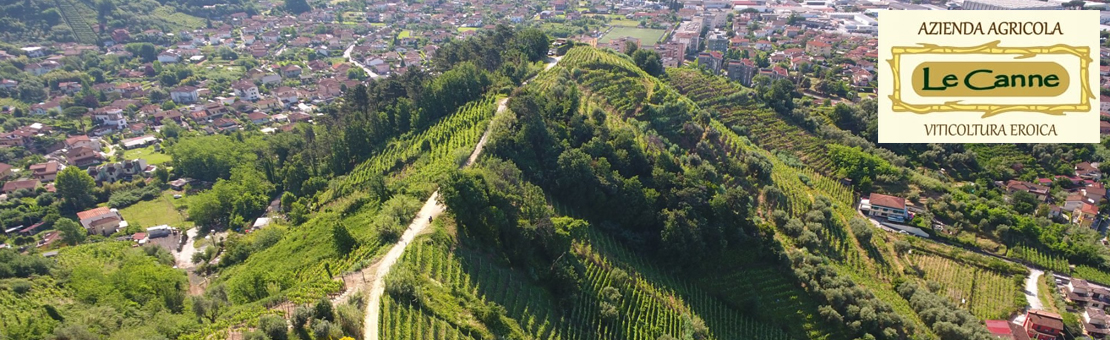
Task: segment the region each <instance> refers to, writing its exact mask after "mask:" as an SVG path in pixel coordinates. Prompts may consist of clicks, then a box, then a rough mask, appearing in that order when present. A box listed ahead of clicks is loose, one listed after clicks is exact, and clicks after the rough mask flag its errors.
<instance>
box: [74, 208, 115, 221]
mask: <svg viewBox="0 0 1110 340" xmlns="http://www.w3.org/2000/svg"><path fill="white" fill-rule="evenodd" d="M110 212H112V209H109V208H108V207H100V208H95V209H89V210H85V211H82V212H79V213H77V218H78V219H82V220H84V219H88V218H93V217H97V216H100V215H104V214H107V213H110Z"/></svg>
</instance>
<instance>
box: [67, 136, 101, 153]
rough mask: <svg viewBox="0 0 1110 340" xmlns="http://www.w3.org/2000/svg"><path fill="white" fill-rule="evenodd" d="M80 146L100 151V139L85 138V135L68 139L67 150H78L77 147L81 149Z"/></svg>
mask: <svg viewBox="0 0 1110 340" xmlns="http://www.w3.org/2000/svg"><path fill="white" fill-rule="evenodd" d="M80 146H84V147H89V148H92V149H95V150H100V140H99V139H92V138H89V136H85V135H80V136H73V137H69V138H66V148H70V149H72V148H76V147H80Z"/></svg>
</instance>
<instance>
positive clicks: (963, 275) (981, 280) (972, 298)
mask: <svg viewBox="0 0 1110 340" xmlns="http://www.w3.org/2000/svg"><path fill="white" fill-rule="evenodd" d="M908 260H909V262H910V263H912V264H913V266H915V267H916V268H918V269H919V270H921V271H922V272H923V273H924V279H925V280H926V281H931V282H936V283H937V284H939V285H940V286H941V287H942V288H941V289H942V290H941V292H939V293H940V295H945V296H948V297H949V298H950V299H951V300H952V302H954V303H955V304H956V305H958V306H960V307H962V308H965V309H967V310H968V311H971V313H972V314H974V315H975V316H976V317H978V318H981V319H1000V318H1006V317H1009V316H1010V314H1011V313H1013V312H1015V311H1017V310H1020V308H1021V305H1022V304H1024V303H1025V300H1024V299H1019V298H1018V297H1020V296H1021V291H1022V288H1021V287H1022V279H1024V277H1021V276H1007V275H1004V274H999V273H998V272H995V271H991V270H988V269H983V268H979V267H976V266H971V265H967V264H963V263H960V262H956V261H953V260H951V259H948V258H945V257H941V256H937V255H932V254H928V253H922V252H914V254H912V255H909V256H908Z"/></svg>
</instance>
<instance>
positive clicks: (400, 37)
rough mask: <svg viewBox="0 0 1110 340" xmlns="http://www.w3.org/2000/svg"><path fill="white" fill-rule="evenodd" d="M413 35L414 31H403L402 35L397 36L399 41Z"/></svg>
mask: <svg viewBox="0 0 1110 340" xmlns="http://www.w3.org/2000/svg"><path fill="white" fill-rule="evenodd" d="M411 35H412V31H410V30H404V31H401V33H399V34H397V39H404V38H408V37H409V36H411Z"/></svg>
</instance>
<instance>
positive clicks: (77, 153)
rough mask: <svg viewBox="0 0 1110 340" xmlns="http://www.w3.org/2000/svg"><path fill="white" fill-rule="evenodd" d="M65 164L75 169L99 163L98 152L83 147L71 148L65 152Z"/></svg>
mask: <svg viewBox="0 0 1110 340" xmlns="http://www.w3.org/2000/svg"><path fill="white" fill-rule="evenodd" d="M66 162H68V163H69V165H72V166H76V167H85V166H89V165H93V164H96V163H100V152H99V151H97V150H94V149H92V148H89V147H85V146H80V147H76V148H72V149H69V151H66Z"/></svg>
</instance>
